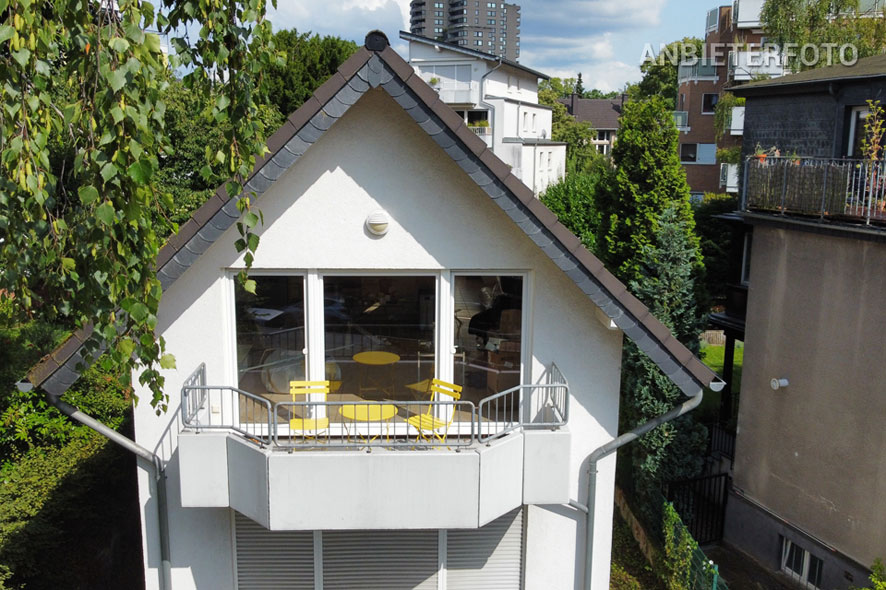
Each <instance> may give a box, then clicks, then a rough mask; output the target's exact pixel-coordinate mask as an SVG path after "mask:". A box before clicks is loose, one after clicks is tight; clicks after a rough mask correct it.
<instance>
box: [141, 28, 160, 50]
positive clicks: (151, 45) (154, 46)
mask: <svg viewBox="0 0 886 590" xmlns="http://www.w3.org/2000/svg"><path fill="white" fill-rule="evenodd" d="M144 44H145V47H146V48H147V50H148V51H150V52H151V53H160V51H161V49H160V37H158V36H157V35H155V34H154V33H147V34H145V42H144Z"/></svg>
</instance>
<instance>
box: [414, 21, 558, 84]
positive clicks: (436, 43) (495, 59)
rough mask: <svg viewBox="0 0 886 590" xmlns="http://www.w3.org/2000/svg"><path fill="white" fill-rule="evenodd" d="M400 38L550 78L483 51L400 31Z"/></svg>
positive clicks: (544, 78)
mask: <svg viewBox="0 0 886 590" xmlns="http://www.w3.org/2000/svg"><path fill="white" fill-rule="evenodd" d="M400 38H401V39H403V40H405V41H413V42H415V43H422V44H423V45H430V46H431V47H441V48H443V49H446V50H448V51H454V52H456V53H462V54H464V55H468V56H470V57H474V58H477V59H482V60H484V61H489V62H494V63H499V62H500V63H503V64H505V65H506V66H510V67H512V68H514V69H516V70H521V71H524V72H526V73H527V74H531V75H533V76H535V77H536V78H541V79H542V80H549V79H550V76H548V75H547V74H543V73H541V72H539V71H538V70H533V69H532V68H527V67H526V66H524V65H520V64H518V63H517V62H515V61H511V60H509V59H505V58H503V57H499V56H497V55H493V54H491V53H486V52H483V51H477V50H476V49H470V48H468V47H462V46H461V45H456V44H455V43H445V42H443V41H436V40H434V39H431V38H429V37H424V36H422V35H416V34H415V33H407V32H406V31H400Z"/></svg>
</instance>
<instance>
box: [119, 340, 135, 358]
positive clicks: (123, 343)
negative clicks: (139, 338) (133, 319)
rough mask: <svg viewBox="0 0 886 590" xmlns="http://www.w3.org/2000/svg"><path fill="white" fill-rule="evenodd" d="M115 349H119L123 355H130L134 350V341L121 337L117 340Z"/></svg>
mask: <svg viewBox="0 0 886 590" xmlns="http://www.w3.org/2000/svg"><path fill="white" fill-rule="evenodd" d="M117 350H119V351H120V354H122V355H123V356H124V357H130V356H132V353H133V351H135V342H133V341H132V340H131V339H129V338H121V339H120V341H119V342H117Z"/></svg>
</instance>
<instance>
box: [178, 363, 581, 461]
mask: <svg viewBox="0 0 886 590" xmlns="http://www.w3.org/2000/svg"><path fill="white" fill-rule="evenodd" d="M205 382H206V377H205V366H204V365H200V367H198V369H197V370H196V371H194V373H193V374H192V375H191V376H190V377H189V378H188V379H187V380H186V381H185V384H184V386H183V387H182V391H181V394H182V403H181V415H182V424H183V425H184V427H185V428H186V429H190V430H194V431H200V430H228V431H231V432H235V433H238V434H241V435H243V436H244V437H245V438H246V440H249V441H251V442H254V443H255V444H258V445H259V446H262V447H265V446H270V447H274V448H282V449H291V448H316V447H325V448H333V447H335V448H364V447H372V446H379V447H386V448H401V449H402V448H410V449H412V448H416V447H419V448H424V447H429V446H446V447H464V446H470V445H471V444H473V443H474V442H475V441H477V442H483V443H485V442H488V441H490V440H493V439H496V438H500V437H502V436H505V435H507V434H508V433H510V432H513V431H515V430H518V429H522V428H530V429H531V428H548V429H557V428H559V427H561V426H564V425H566V423H567V421H568V419H569V384H568V382H567V381H566V379H565V377H564V376H563V374H562V373H561V372H560V370H559V369H558V368H557V366H556V365H555V364H553V363H552V364H551V367H550V369H549V370H548V371H547V373H546V378H545V382H544V383H536V384H522V385H517V386H516V387H512V388H510V389H507V390H505V391H502V392H499V393H496V394H494V395H491V396H489V397H487V398H484V399H483V400H481V401H480V403H479V405H478V406H475V405H474V404H473V403H472V402H469V401H456V400H439V401H412V400H384V401H366V400H362V399H359V398H357V397H356V396H351V397H353V398H354V399H344V398H342V399H336V400H334V401H312V400H308V401H298V402H296V401H278V402H271V401H270V400H268V399H266V398H264V397H262V396H260V395H256V394H254V393H250V392H248V391H244V390H242V389H238V388H236V387H231V386H225V385H206V384H205ZM330 397H331V396H330ZM421 416H426V418H421Z"/></svg>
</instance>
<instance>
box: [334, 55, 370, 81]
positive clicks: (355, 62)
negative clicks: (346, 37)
mask: <svg viewBox="0 0 886 590" xmlns="http://www.w3.org/2000/svg"><path fill="white" fill-rule="evenodd" d="M371 56H372V52H371V51H369V50H368V49H366V48H365V47H361V48H360V49H358V50H357V52H356V53H354V55H352V56H351V57H349V58H348V59H346V60H345V63H343V64H342V65H341V66H340V67H339V68H338V73H339V74H341V76H342V78H344V79H345V80H350V79H351V77H352V76H353V75H354V74H356V73H357V70H359V69H360V68H362V67H363V66H364V65H366V60H368V59H369V58H370V57H371Z"/></svg>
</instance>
